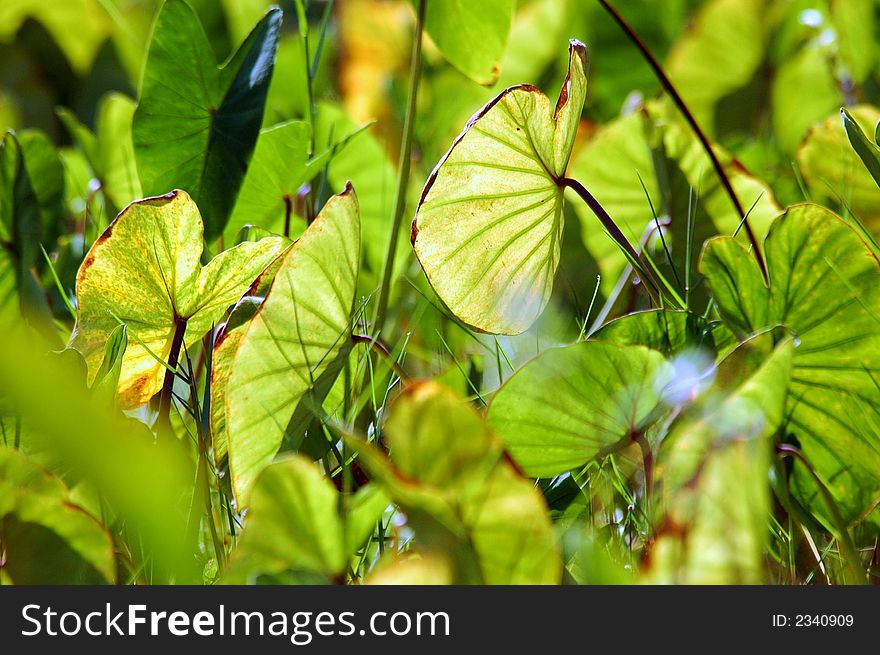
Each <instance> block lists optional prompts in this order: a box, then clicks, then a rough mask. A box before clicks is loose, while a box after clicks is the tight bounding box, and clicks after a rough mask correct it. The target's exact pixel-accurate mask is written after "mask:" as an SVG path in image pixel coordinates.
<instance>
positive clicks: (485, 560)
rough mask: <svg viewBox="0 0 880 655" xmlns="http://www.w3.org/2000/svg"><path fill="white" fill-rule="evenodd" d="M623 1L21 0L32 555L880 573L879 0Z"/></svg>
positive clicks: (5, 52) (8, 39)
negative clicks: (279, 0)
mask: <svg viewBox="0 0 880 655" xmlns="http://www.w3.org/2000/svg"><path fill="white" fill-rule="evenodd" d="M619 4H620V7H618V8H615V7H613V6H611V5H610V3H607V2H605V1H604V0H597V1H596V2H592V1H590V2H585V1H579V0H520V1H518V2H517V1H515V0H486V1H484V2H473V3H464V2H453V1H451V0H413V1H410V0H338V1H337V2H335V3H334V2H332V0H323V1H319V0H311V2H309V1H308V0H290V1H285V2H282V3H281V6H280V7H276V6H270V2H268V1H267V0H246V1H238V0H223V1H221V2H216V1H214V0H188V1H184V0H165V1H164V2H160V1H159V0H55V1H54V2H51V3H48V2H42V1H41V0H3V2H2V4H0V128H3V129H4V130H6V129H8V131H6V135H5V137H4V138H3V141H2V146H0V245H2V248H0V329H2V330H3V335H4V336H3V340H2V344H0V583H3V584H6V583H22V584H33V583H75V582H77V583H78V582H92V583H94V582H105V583H122V584H130V583H136V584H148V583H169V582H173V583H205V584H214V583H229V584H237V583H247V584H250V583H315V582H317V583H343V584H344V583H355V584H359V583H435V584H449V583H459V584H461V583H465V584H474V583H477V584H509V583H524V584H560V583H575V584H590V583H615V584H617V583H718V584H736V583H771V584H810V583H828V584H860V583H865V582H874V581H876V580H877V579H878V576H880V549H878V542H880V509H878V504H880V246H878V244H877V241H876V240H875V239H876V237H877V236H878V235H880V186H878V185H880V146H878V141H880V109H878V108H877V106H875V103H876V104H880V49H878V47H877V42H876V40H875V31H876V29H877V26H878V19H880V6H878V3H877V2H875V0H773V1H770V2H768V1H766V0H705V1H700V0H663V1H660V0H637V1H631V2H626V3H623V2H621V3H619ZM618 11H619V12H620V13H618ZM74 24H75V25H76V28H75V29H71V25H74ZM541 89H546V90H548V91H549V90H551V89H552V90H553V91H554V92H553V93H552V94H551V93H548V94H545V93H544V92H543V91H542V90H541ZM557 90H558V91H557ZM456 135H457V136H456Z"/></svg>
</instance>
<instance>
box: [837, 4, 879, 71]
mask: <svg viewBox="0 0 880 655" xmlns="http://www.w3.org/2000/svg"><path fill="white" fill-rule="evenodd" d="M829 9H830V10H831V24H832V25H833V27H834V30H835V32H836V33H837V35H836V38H835V40H834V42H835V44H836V45H837V47H838V49H839V52H840V58H841V59H842V60H843V63H844V64H845V65H846V68H847V72H848V73H849V75H850V77H852V80H853V81H854V82H856V83H857V84H862V83H864V82H865V81H866V80H867V78H868V76H869V75H870V74H871V72H872V71H873V70H874V64H875V62H876V61H877V46H876V43H875V41H874V30H875V28H876V21H875V19H874V10H875V9H876V5H875V3H874V1H873V0H831V2H830V3H829Z"/></svg>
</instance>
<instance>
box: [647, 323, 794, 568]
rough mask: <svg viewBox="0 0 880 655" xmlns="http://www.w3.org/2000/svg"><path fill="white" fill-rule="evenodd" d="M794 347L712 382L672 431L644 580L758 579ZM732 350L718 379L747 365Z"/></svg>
mask: <svg viewBox="0 0 880 655" xmlns="http://www.w3.org/2000/svg"><path fill="white" fill-rule="evenodd" d="M757 340H760V341H764V340H766V341H768V342H769V341H771V340H772V338H771V335H769V334H764V335H761V336H759V337H757ZM750 347H751V344H749V343H747V344H744V345H742V346H740V349H748V348H750ZM759 350H761V351H762V352H763V344H761V346H760V347H759ZM793 350H794V348H793V344H792V341H791V340H790V339H787V340H785V341H784V342H782V343H781V344H780V345H779V346H778V347H777V348H776V349H775V350H774V351H773V352H772V355H770V357H769V358H767V359H766V360H764V361H763V363H761V362H759V366H760V367H759V368H757V370H755V367H754V366H753V367H752V370H751V371H749V373H748V374H747V375H746V376H742V375H741V374H737V373H736V372H734V375H733V376H732V377H735V378H740V379H738V380H737V381H736V383H734V384H729V383H728V384H726V385H720V384H716V385H715V386H713V387H711V388H710V389H709V390H707V391H706V392H704V394H703V396H702V397H701V398H699V399H698V401H697V402H696V403H695V404H694V405H692V406H690V407H689V408H687V410H686V411H685V412H684V413H683V414H682V416H681V417H679V418H678V419H677V420H676V422H675V423H674V424H673V425H672V427H671V428H670V433H669V435H668V436H667V437H666V439H664V440H663V443H662V446H661V447H660V452H659V456H658V466H657V469H656V473H657V478H658V483H659V492H660V493H659V494H658V498H659V503H658V505H659V507H660V509H661V513H660V517H659V525H658V528H657V531H656V533H655V534H656V538H655V541H654V543H653V545H652V546H651V549H650V551H649V557H648V563H649V566H648V567H647V568H646V570H645V571H644V578H643V581H644V582H649V583H654V584H758V583H761V582H763V572H762V569H763V560H764V556H765V551H766V540H767V535H768V532H767V516H768V515H769V513H770V498H769V493H768V488H769V487H768V484H767V482H768V475H769V471H770V457H771V448H772V437H773V435H774V433H775V432H776V430H778V429H779V426H780V425H781V424H782V422H783V420H784V412H785V400H786V392H787V389H788V380H789V375H790V372H791V367H792V352H793ZM738 355H739V353H738V352H737V351H735V352H734V353H733V355H732V356H731V358H729V359H728V360H725V361H724V362H722V363H721V365H720V367H719V372H718V379H719V380H724V379H726V378H728V377H731V376H730V375H729V372H727V371H725V370H724V369H725V368H730V363H732V364H733V367H734V368H740V367H742V366H743V364H744V363H745V362H742V361H733V362H729V360H730V359H733V360H737V359H740V358H739V357H738ZM743 359H745V360H754V354H752V353H747V354H745V357H744V358H743ZM743 377H745V379H742V378H743ZM725 386H726V387H727V388H724V387H725Z"/></svg>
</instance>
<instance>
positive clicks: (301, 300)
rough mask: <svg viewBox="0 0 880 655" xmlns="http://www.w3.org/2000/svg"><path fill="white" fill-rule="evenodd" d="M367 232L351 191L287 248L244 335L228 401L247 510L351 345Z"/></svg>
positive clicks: (239, 487)
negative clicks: (302, 408) (315, 392)
mask: <svg viewBox="0 0 880 655" xmlns="http://www.w3.org/2000/svg"><path fill="white" fill-rule="evenodd" d="M360 234H361V231H360V220H359V217H358V203H357V197H356V196H355V193H354V189H352V187H351V185H348V186H347V187H346V189H345V191H343V192H342V193H340V194H338V195H336V196H334V197H332V198H331V199H330V200H329V201H328V202H327V204H326V205H325V206H324V209H322V210H321V212H320V214H318V216H317V218H315V220H314V221H313V222H312V224H311V225H310V226H309V227H308V229H307V230H306V231H305V232H304V233H303V235H302V236H301V237H300V238H299V240H298V241H297V242H296V243H294V245H293V246H292V247H291V248H290V250H288V252H287V253H286V255H285V256H284V260H283V261H282V263H281V265H280V268H279V270H278V272H277V273H276V275H275V279H274V281H273V282H272V286H271V288H270V290H269V292H268V294H267V296H266V300H265V301H264V302H263V304H262V305H261V306H260V308H259V309H258V310H257V313H256V314H255V316H254V318H253V319H252V320H251V322H250V323H249V324H248V326H247V331H246V332H245V334H244V335H242V336H241V343H240V344H239V345H238V348H237V351H236V354H235V358H234V360H233V364H232V372H231V374H230V376H229V382H228V384H227V388H226V400H225V405H226V427H227V430H228V450H229V468H230V472H231V476H232V489H233V491H234V492H235V496H236V499H237V500H238V502H239V504H240V505H243V504H245V503H246V502H247V497H248V492H249V490H250V488H251V486H252V485H253V482H254V479H255V478H256V476H257V474H258V473H259V472H260V470H262V468H263V467H265V466H266V465H267V464H268V463H269V462H270V461H271V460H272V458H273V457H274V456H275V453H277V452H278V449H279V448H280V447H281V444H282V442H283V441H284V439H285V436H286V434H287V431H288V423H289V422H290V421H291V419H292V417H293V416H294V413H295V410H296V408H297V405H298V403H299V401H300V400H302V398H303V397H304V396H305V394H306V393H307V392H308V391H309V390H310V389H312V388H313V387H314V385H315V382H316V380H317V379H318V378H319V377H320V376H321V374H322V373H323V372H324V371H326V370H327V369H328V367H330V365H331V364H332V363H333V362H334V361H335V360H336V359H337V358H338V357H339V356H340V355H341V354H342V353H344V352H347V350H348V348H349V347H350V342H351V339H350V334H351V312H352V309H353V306H354V298H355V289H356V286H357V275H358V264H359V257H360Z"/></svg>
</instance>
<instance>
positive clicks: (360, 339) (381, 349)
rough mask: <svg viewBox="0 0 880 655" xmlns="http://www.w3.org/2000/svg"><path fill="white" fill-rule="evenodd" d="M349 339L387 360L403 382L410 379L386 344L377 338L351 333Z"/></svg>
mask: <svg viewBox="0 0 880 655" xmlns="http://www.w3.org/2000/svg"><path fill="white" fill-rule="evenodd" d="M351 341H352V343H361V344H364V345H366V346H369V347H371V348H373V349H374V350H375V351H376V352H378V353H379V354H380V355H382V357H384V358H385V359H386V360H387V361H388V363H389V364H390V365H391V369H392V370H393V371H394V372H395V373H396V374H397V377H399V378H400V379H401V380H403V381H404V382H407V381H409V380H410V379H411V378H410V376H409V374H408V373H407V372H406V371H405V370H404V368H403V367H402V366H401V365H400V364H399V363H397V361H396V360H395V359H394V356H393V355H392V354H391V351H390V350H389V349H388V346H386V345H385V344H384V343H382V342H381V341H379V340H378V339H377V338H375V337H371V336H369V335H368V334H352V335H351Z"/></svg>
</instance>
